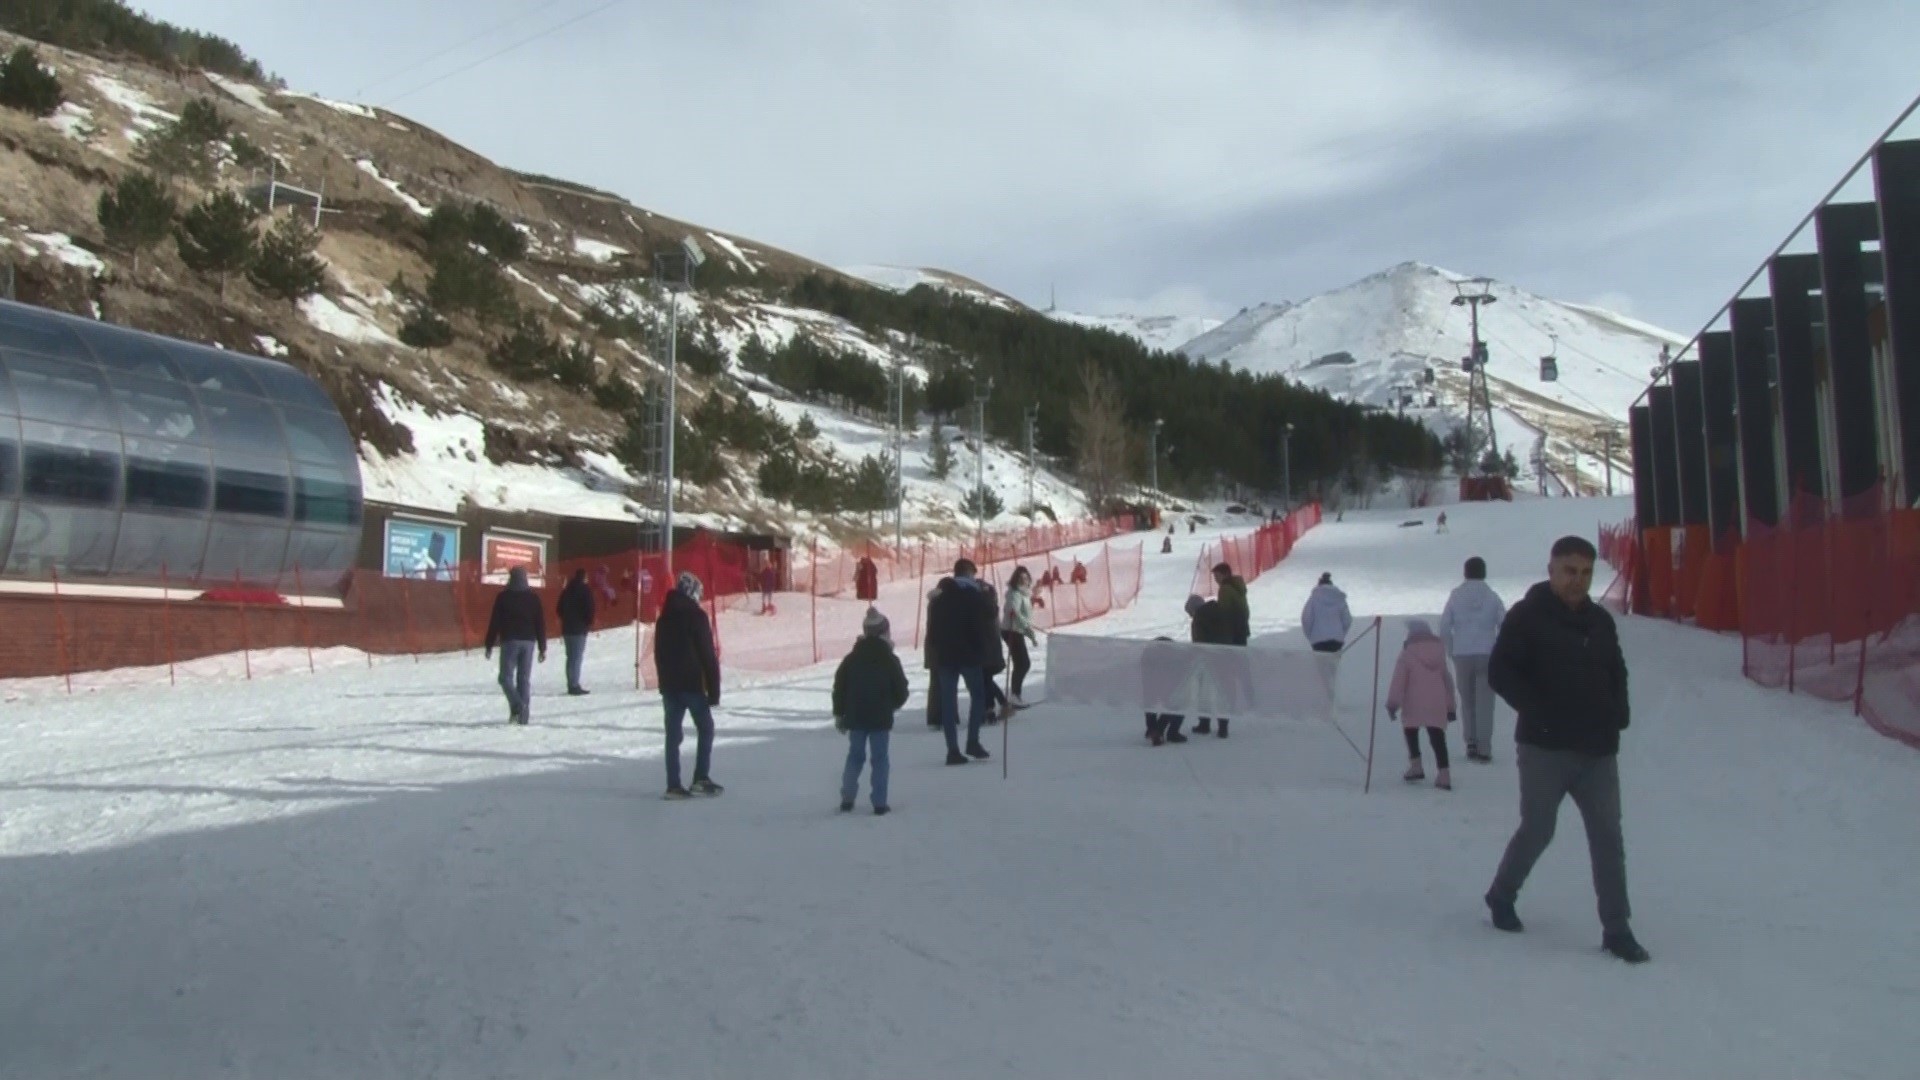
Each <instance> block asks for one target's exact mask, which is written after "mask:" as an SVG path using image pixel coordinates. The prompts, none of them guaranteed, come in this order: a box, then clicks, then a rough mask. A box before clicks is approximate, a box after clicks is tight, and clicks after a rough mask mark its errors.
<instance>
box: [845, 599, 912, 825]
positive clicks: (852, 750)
mask: <svg viewBox="0 0 1920 1080" xmlns="http://www.w3.org/2000/svg"><path fill="white" fill-rule="evenodd" d="M908 692H909V691H908V689H907V673H906V672H905V671H904V670H902V669H901V667H900V658H899V657H898V656H895V655H894V654H893V635H892V633H891V627H890V626H889V625H888V623H887V617H886V616H885V615H882V614H881V613H880V609H879V608H874V607H870V608H868V609H867V617H866V619H865V620H863V621H862V622H861V624H860V640H858V641H856V642H854V643H853V651H852V652H849V653H848V654H847V656H846V659H844V660H842V661H840V667H839V669H838V670H837V671H835V672H834V673H833V717H834V722H835V725H836V726H838V727H839V729H840V730H842V731H844V732H846V733H847V763H846V766H845V767H844V768H843V769H842V770H841V772H840V812H841V813H843V814H844V813H848V812H849V811H851V810H852V809H853V801H854V797H855V796H857V795H858V794H860V770H861V769H862V768H863V767H864V766H865V765H866V763H867V761H868V760H869V759H871V760H872V761H873V774H872V779H871V781H870V785H869V786H870V796H871V798H872V800H873V812H874V813H875V814H885V813H886V812H887V808H888V804H887V778H888V774H889V772H890V767H889V756H888V744H890V743H891V742H892V741H893V714H894V713H895V712H896V711H898V710H899V709H900V707H901V706H903V705H905V704H906V703H907V695H908Z"/></svg>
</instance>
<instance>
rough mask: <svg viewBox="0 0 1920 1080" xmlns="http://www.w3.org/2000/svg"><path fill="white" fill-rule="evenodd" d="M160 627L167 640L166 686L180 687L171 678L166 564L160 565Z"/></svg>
mask: <svg viewBox="0 0 1920 1080" xmlns="http://www.w3.org/2000/svg"><path fill="white" fill-rule="evenodd" d="M160 625H161V627H162V628H163V631H164V633H165V636H166V640H167V685H168V686H178V685H180V684H179V683H178V682H177V681H175V679H174V677H173V588H172V586H171V585H170V584H169V583H168V581H167V564H166V563H165V562H162V563H161V564H160Z"/></svg>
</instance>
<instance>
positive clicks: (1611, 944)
mask: <svg viewBox="0 0 1920 1080" xmlns="http://www.w3.org/2000/svg"><path fill="white" fill-rule="evenodd" d="M1600 947H1601V948H1602V949H1605V950H1606V951H1607V952H1608V953H1610V954H1612V955H1613V956H1615V957H1618V958H1619V959H1621V960H1625V961H1626V962H1627V963H1629V964H1644V963H1646V962H1647V961H1649V960H1651V959H1653V957H1652V956H1650V955H1648V953H1647V950H1646V949H1644V948H1641V946H1640V942H1639V941H1637V940H1635V938H1634V936H1633V931H1631V930H1617V931H1615V932H1613V933H1611V934H1608V935H1606V936H1605V937H1603V938H1602V939H1601V941H1600Z"/></svg>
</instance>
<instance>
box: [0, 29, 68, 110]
mask: <svg viewBox="0 0 1920 1080" xmlns="http://www.w3.org/2000/svg"><path fill="white" fill-rule="evenodd" d="M65 100H66V94H65V92H64V91H63V90H62V89H61V88H60V79H59V77H58V76H56V75H55V74H54V73H53V72H51V71H49V70H47V69H46V68H44V67H42V66H41V64H40V54H39V53H36V52H34V51H33V50H32V49H30V48H28V47H27V46H25V45H22V46H20V47H19V48H17V49H15V50H13V55H11V56H9V57H7V60H6V63H4V64H0V105H4V106H6V107H7V108H9V109H19V110H20V111H21V112H25V113H32V114H33V115H34V116H52V115H53V113H54V110H56V109H58V108H59V107H60V103H61V102H62V101H65Z"/></svg>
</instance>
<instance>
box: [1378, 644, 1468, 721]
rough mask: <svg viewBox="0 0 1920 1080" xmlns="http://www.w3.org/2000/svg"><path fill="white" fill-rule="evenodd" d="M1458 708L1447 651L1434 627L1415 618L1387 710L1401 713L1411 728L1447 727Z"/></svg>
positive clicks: (1397, 665) (1395, 672) (1395, 667)
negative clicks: (1448, 668) (1455, 701)
mask: <svg viewBox="0 0 1920 1080" xmlns="http://www.w3.org/2000/svg"><path fill="white" fill-rule="evenodd" d="M1453 711H1454V691H1453V673H1452V672H1451V671H1449V670H1447V652H1446V649H1445V648H1443V647H1442V646H1441V643H1440V638H1439V636H1438V635H1436V634H1435V633H1434V632H1433V628H1432V627H1430V626H1428V625H1427V624H1426V623H1425V622H1423V621H1421V620H1419V619H1415V620H1413V621H1412V622H1410V623H1408V624H1407V644H1406V645H1405V647H1403V648H1402V649H1401V650H1400V659H1399V660H1397V661H1395V662H1394V665H1393V684H1392V685H1391V686H1390V687H1388V689H1387V712H1388V713H1390V714H1391V713H1399V714H1400V722H1401V723H1402V724H1404V725H1406V726H1407V727H1410V728H1420V727H1430V728H1444V727H1446V726H1447V721H1448V720H1449V719H1450V718H1451V717H1452V715H1453Z"/></svg>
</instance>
